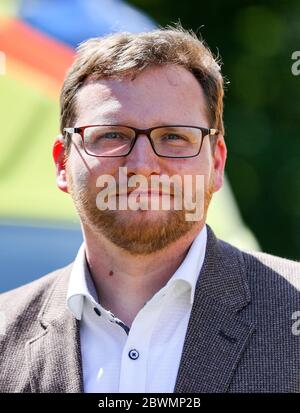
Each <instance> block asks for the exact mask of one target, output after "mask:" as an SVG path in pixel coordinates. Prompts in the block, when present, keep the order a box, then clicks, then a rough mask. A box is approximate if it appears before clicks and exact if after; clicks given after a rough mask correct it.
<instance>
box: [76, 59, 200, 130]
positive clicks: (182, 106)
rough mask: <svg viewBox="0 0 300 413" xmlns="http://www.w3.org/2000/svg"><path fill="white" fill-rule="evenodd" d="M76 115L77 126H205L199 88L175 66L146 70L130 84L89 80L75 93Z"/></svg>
mask: <svg viewBox="0 0 300 413" xmlns="http://www.w3.org/2000/svg"><path fill="white" fill-rule="evenodd" d="M76 114H77V120H76V126H83V125H87V124H95V123H123V124H130V125H131V126H136V127H151V126H155V125H163V124H176V123H177V124H179V123H182V124H199V125H200V124H203V123H204V122H205V123H207V107H206V100H205V96H204V92H203V90H202V87H201V85H200V84H199V82H198V81H197V79H196V78H195V77H194V76H193V74H192V73H190V72H189V71H188V70H186V69H185V68H183V67H180V66H174V65H169V66H164V67H150V68H147V69H145V70H144V71H142V72H141V73H139V74H138V75H137V76H136V77H135V78H134V79H133V80H132V79H131V78H129V77H125V78H122V79H99V80H92V79H90V80H88V81H87V82H86V83H85V85H84V86H83V87H82V88H81V89H80V90H79V92H78V93H77V96H76ZM141 122H142V123H143V124H141Z"/></svg>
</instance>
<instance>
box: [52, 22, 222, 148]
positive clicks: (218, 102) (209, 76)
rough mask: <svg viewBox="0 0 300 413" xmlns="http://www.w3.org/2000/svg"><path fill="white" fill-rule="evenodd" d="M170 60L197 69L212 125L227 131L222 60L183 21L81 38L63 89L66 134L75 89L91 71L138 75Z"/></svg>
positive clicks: (103, 74)
mask: <svg viewBox="0 0 300 413" xmlns="http://www.w3.org/2000/svg"><path fill="white" fill-rule="evenodd" d="M167 64H176V65H180V66H183V67H184V68H186V69H187V70H189V71H190V72H191V73H193V75H194V76H195V77H196V79H197V80H198V81H199V83H200V85H201V86H202V88H203V91H204V95H205V97H206V100H207V109H208V117H209V120H210V122H211V124H210V125H209V126H210V127H214V128H216V129H219V130H220V132H221V133H222V134H224V125H223V95H224V89H223V77H222V74H221V70H220V65H219V63H218V60H217V59H215V58H214V56H213V55H212V53H211V51H210V50H209V49H208V47H206V46H205V45H204V42H203V41H202V40H199V39H198V38H197V36H196V35H195V33H193V32H192V31H187V30H184V29H183V28H182V27H180V26H179V25H177V26H176V27H170V26H168V27H166V28H162V29H156V30H153V31H150V32H144V33H116V34H112V35H108V36H105V37H98V38H92V39H89V40H87V41H85V42H83V43H81V44H80V46H79V47H78V48H77V53H76V59H75V61H74V63H73V64H72V66H71V68H70V70H69V71H68V73H67V75H66V77H65V80H64V83H63V86H62V90H61V95H60V106H61V113H60V129H61V133H63V128H65V127H72V126H73V123H74V121H75V119H76V93H77V92H78V90H79V89H80V87H81V86H82V85H83V84H84V82H85V81H86V80H87V78H88V77H90V76H91V75H93V78H94V77H95V78H98V79H100V78H119V79H120V78H124V77H126V76H132V78H134V77H135V76H137V75H138V73H139V72H141V71H142V70H143V69H145V68H146V67H148V66H152V65H154V66H164V65H167ZM214 143H215V142H213V146H214Z"/></svg>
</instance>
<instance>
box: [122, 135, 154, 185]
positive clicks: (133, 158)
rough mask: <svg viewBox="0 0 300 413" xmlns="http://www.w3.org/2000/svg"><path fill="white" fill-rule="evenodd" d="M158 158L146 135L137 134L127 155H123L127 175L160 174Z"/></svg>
mask: <svg viewBox="0 0 300 413" xmlns="http://www.w3.org/2000/svg"><path fill="white" fill-rule="evenodd" d="M160 159H161V158H159V157H158V156H157V155H156V154H155V153H154V151H153V148H152V146H151V143H150V140H149V139H148V137H147V136H146V135H139V136H138V137H137V140H136V142H135V145H134V147H133V149H132V151H131V152H130V154H129V155H127V156H126V157H125V165H124V166H126V167H127V173H128V175H137V174H140V175H144V176H146V177H147V176H150V175H152V174H160V172H161V168H160Z"/></svg>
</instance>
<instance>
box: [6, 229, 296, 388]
mask: <svg viewBox="0 0 300 413" xmlns="http://www.w3.org/2000/svg"><path fill="white" fill-rule="evenodd" d="M71 268H72V264H70V265H68V266H67V267H65V268H62V269H59V270H57V271H54V272H53V273H51V274H49V275H46V276H44V277H42V278H40V279H39V280H37V281H34V282H32V283H30V284H28V285H25V286H22V287H20V288H18V289H16V290H13V291H10V292H7V293H4V294H2V295H1V296H0V311H2V321H3V320H4V321H5V326H2V330H1V331H0V391H1V392H59V393H60V392H62V393H66V392H82V391H83V383H82V369H81V354H80V335H79V322H78V321H76V319H75V318H74V316H73V315H72V314H71V313H70V311H69V310H68V308H67V307H66V294H67V287H68V280H69V275H70V271H71ZM297 311H300V263H299V262H294V261H289V260H285V259H281V258H278V257H274V256H271V255H268V254H263V253H254V252H245V251H240V250H239V249H237V248H234V247H233V246H231V245H229V244H227V243H225V242H223V241H220V240H218V239H217V238H216V237H215V235H214V234H213V232H212V230H211V229H210V228H209V227H208V240H207V249H206V255H205V260H204V264H203V267H202V270H201V273H200V276H199V279H198V283H197V286H196V293H195V301H194V305H193V308H192V312H191V317H190V321H189V325H188V330H187V334H186V338H185V343H184V348H183V353H182V357H181V362H180V367H179V371H178V375H177V380H176V385H175V392H176V393H189V392H196V393H201V392H300V323H298V324H299V328H295V327H297V325H296V324H295V323H296V322H297V320H296V319H295V312H297ZM293 317H294V319H293ZM293 324H294V326H293ZM1 333H2V334H1Z"/></svg>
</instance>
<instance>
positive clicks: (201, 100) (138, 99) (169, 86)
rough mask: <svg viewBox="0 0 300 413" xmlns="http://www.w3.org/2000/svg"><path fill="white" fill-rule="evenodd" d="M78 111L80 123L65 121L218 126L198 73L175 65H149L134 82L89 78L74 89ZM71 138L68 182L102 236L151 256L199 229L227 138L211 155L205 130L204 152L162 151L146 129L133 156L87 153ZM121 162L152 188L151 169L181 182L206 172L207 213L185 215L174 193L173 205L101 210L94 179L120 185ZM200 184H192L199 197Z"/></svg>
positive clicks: (219, 176) (87, 221)
mask: <svg viewBox="0 0 300 413" xmlns="http://www.w3.org/2000/svg"><path fill="white" fill-rule="evenodd" d="M76 113H77V119H76V122H75V125H68V126H75V127H80V126H85V125H101V124H103V125H107V124H114V125H118V124H119V125H128V126H132V127H136V128H140V129H143V128H144V129H146V128H151V127H155V126H160V125H190V126H203V127H212V126H213V125H210V124H209V121H208V116H207V109H206V101H205V97H204V94H203V91H202V88H201V86H200V85H199V83H198V81H197V80H196V78H195V77H194V76H193V75H192V74H191V73H190V72H188V71H187V70H186V69H184V68H182V67H179V66H171V65H170V66H165V67H151V68H148V69H146V70H144V71H143V72H141V73H140V74H139V75H138V76H137V77H136V78H135V79H134V80H131V79H130V78H125V79H121V80H114V79H106V80H93V81H92V80H90V81H88V82H86V84H85V85H84V86H83V87H82V88H81V89H80V90H79V92H78V94H77V105H76ZM72 141H73V144H72V145H71V148H70V152H69V155H68V160H67V168H66V172H67V174H66V175H67V185H68V192H69V193H70V194H71V196H72V198H73V200H74V203H75V206H76V208H77V211H78V213H79V215H80V218H81V221H82V224H83V228H86V230H87V231H89V232H91V231H92V233H93V234H94V235H97V234H99V235H100V234H101V235H102V236H105V237H106V238H107V239H108V240H110V241H111V242H113V243H114V244H115V245H118V246H119V247H121V248H123V249H125V250H126V251H128V252H130V253H131V254H133V255H136V254H150V253H152V252H155V251H157V250H160V249H162V248H163V247H166V246H168V245H169V244H170V243H172V242H174V241H177V240H178V239H180V238H181V237H182V236H184V235H185V234H187V232H189V231H191V230H192V229H193V230H194V229H201V227H202V226H203V224H204V222H205V217H206V211H207V208H208V205H209V202H210V199H211V195H212V193H213V192H215V191H217V190H218V189H219V188H220V187H221V186H222V182H223V171H224V164H225V159H226V147H225V143H224V140H223V137H222V136H220V137H219V139H218V142H217V145H216V150H215V154H214V155H213V154H212V151H211V146H210V142H209V136H206V137H205V138H204V141H203V145H202V149H201V152H200V154H199V155H198V156H196V157H194V158H162V157H158V156H157V155H156V154H155V153H154V152H153V149H152V147H151V144H150V142H149V140H148V138H147V136H145V135H142V134H141V135H139V136H138V139H137V141H136V143H135V146H134V148H133V149H132V151H131V152H130V154H129V155H127V156H124V157H119V158H104V157H103V158H101V157H92V156H89V155H87V154H86V153H85V152H84V150H83V148H82V145H81V138H80V136H79V135H78V134H74V135H73V138H72ZM120 167H123V168H124V167H125V168H127V178H130V177H132V176H135V175H139V176H140V175H142V176H144V177H145V178H146V180H147V181H148V182H149V189H150V188H151V183H150V181H151V178H152V177H153V176H154V175H157V176H161V175H167V176H170V177H171V176H173V175H179V176H180V177H181V178H182V182H184V176H186V175H190V176H192V177H195V176H196V175H203V176H204V183H205V185H204V191H202V194H201V198H202V199H201V200H200V202H203V203H204V214H203V216H202V217H201V219H200V220H199V221H188V220H187V219H186V211H185V210H184V209H182V210H175V209H174V202H172V197H171V208H170V209H169V210H162V209H160V210H151V209H148V210H142V209H140V210H130V209H127V210H118V209H117V210H106V211H101V210H99V209H98V208H97V205H96V198H97V195H98V193H99V191H100V190H101V188H99V187H97V186H96V182H97V178H98V177H99V176H101V175H103V174H108V175H111V176H112V177H114V178H115V181H116V183H117V184H118V181H119V176H120V175H119V168H120ZM117 188H118V187H117ZM190 189H191V188H189V190H190ZM196 190H197V188H196V186H195V182H194V185H193V186H192V192H193V194H194V195H195V192H196ZM184 191H185V188H183V193H184ZM171 192H172V190H171ZM160 198H161V197H160ZM160 200H161V199H160ZM173 201H174V199H173ZM149 205H150V204H149Z"/></svg>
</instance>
